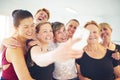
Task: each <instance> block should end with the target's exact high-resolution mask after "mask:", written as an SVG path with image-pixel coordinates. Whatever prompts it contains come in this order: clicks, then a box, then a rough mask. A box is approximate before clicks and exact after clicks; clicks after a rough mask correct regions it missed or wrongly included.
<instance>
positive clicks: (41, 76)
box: [26, 46, 54, 80]
mask: <svg viewBox="0 0 120 80" xmlns="http://www.w3.org/2000/svg"><path fill="white" fill-rule="evenodd" d="M32 47H33V46H32ZM32 47H30V48H29V49H28V52H27V56H26V57H27V58H26V63H27V66H28V70H29V72H30V74H31V76H32V78H34V79H35V80H52V76H53V74H52V73H53V70H54V64H50V65H48V66H46V67H40V66H38V65H37V64H35V63H34V62H33V61H32V59H31V55H30V51H31V48H32Z"/></svg>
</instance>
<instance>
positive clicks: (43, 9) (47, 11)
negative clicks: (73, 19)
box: [35, 8, 50, 19]
mask: <svg viewBox="0 0 120 80" xmlns="http://www.w3.org/2000/svg"><path fill="white" fill-rule="evenodd" d="M40 11H44V12H45V13H47V15H48V19H49V18H50V12H49V10H47V9H46V8H42V9H39V10H38V11H37V12H36V14H37V13H39V12H40ZM36 14H35V15H36Z"/></svg>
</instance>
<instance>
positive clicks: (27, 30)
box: [1, 10, 34, 80]
mask: <svg viewBox="0 0 120 80" xmlns="http://www.w3.org/2000/svg"><path fill="white" fill-rule="evenodd" d="M12 17H13V25H14V28H15V29H16V31H17V36H16V37H15V38H16V40H17V41H18V42H19V43H20V45H21V47H19V46H17V47H16V48H10V47H9V48H6V49H4V51H3V53H2V78H1V79H2V80H33V79H32V77H31V76H30V74H29V71H28V68H27V66H26V62H25V55H26V54H25V53H26V45H25V43H26V40H27V39H31V36H32V35H33V34H34V23H33V16H32V14H31V13H30V12H29V11H27V10H14V11H13V13H12ZM23 71H24V73H23Z"/></svg>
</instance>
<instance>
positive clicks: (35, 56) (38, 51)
mask: <svg viewBox="0 0 120 80" xmlns="http://www.w3.org/2000/svg"><path fill="white" fill-rule="evenodd" d="M30 52H31V53H30V55H31V59H32V60H33V61H34V62H35V63H38V62H37V61H39V59H38V58H40V55H41V54H42V53H41V47H40V46H33V47H32V48H31V51H30ZM38 56H39V57H38Z"/></svg>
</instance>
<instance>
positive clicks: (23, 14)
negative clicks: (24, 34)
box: [12, 9, 33, 27]
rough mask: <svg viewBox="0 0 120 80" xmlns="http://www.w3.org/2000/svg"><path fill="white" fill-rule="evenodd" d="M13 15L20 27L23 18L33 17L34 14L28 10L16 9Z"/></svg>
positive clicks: (14, 21)
mask: <svg viewBox="0 0 120 80" xmlns="http://www.w3.org/2000/svg"><path fill="white" fill-rule="evenodd" d="M12 17H13V24H14V26H15V27H18V26H19V24H20V21H21V20H23V19H25V18H29V17H32V18H33V15H32V14H31V13H30V12H29V11H27V10H22V9H16V10H14V11H13V12H12Z"/></svg>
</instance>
